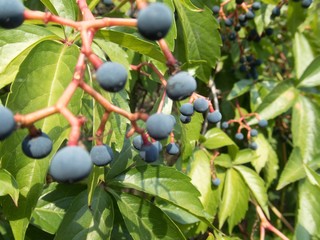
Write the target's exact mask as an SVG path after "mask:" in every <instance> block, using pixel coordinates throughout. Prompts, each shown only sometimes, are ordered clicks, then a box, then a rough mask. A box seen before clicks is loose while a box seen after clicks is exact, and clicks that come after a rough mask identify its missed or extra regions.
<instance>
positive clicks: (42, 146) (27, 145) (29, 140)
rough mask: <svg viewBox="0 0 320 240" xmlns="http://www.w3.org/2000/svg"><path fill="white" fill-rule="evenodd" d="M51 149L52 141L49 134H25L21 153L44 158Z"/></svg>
mask: <svg viewBox="0 0 320 240" xmlns="http://www.w3.org/2000/svg"><path fill="white" fill-rule="evenodd" d="M51 150H52V141H51V139H50V138H49V136H48V135H47V134H45V133H43V132H41V134H39V135H38V136H35V137H32V136H30V135H28V136H26V137H25V138H24V139H23V141H22V151H23V153H24V154H25V155H26V156H28V157H30V158H35V159H40V158H45V157H46V156H48V155H49V154H50V152H51Z"/></svg>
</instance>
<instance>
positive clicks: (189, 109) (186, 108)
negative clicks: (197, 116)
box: [180, 103, 194, 116]
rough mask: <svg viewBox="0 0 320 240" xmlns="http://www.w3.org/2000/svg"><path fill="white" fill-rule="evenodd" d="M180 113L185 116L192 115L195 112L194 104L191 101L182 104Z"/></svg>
mask: <svg viewBox="0 0 320 240" xmlns="http://www.w3.org/2000/svg"><path fill="white" fill-rule="evenodd" d="M180 113H181V114H183V115H185V116H192V115H193V113H194V109H193V105H192V104H191V103H185V104H182V105H181V107H180Z"/></svg>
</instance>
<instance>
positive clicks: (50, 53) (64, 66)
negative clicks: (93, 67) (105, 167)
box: [0, 41, 81, 239]
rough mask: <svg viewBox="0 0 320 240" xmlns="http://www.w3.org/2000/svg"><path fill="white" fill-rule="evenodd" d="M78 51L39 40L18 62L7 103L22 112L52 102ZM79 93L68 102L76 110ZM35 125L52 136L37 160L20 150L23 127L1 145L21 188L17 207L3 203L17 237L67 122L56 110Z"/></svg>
mask: <svg viewBox="0 0 320 240" xmlns="http://www.w3.org/2000/svg"><path fill="white" fill-rule="evenodd" d="M78 54H79V49H78V48H77V47H76V46H74V45H73V46H67V45H63V44H59V43H57V42H51V41H45V42H42V43H40V44H38V45H37V46H36V47H35V48H34V49H33V50H32V51H31V52H30V54H29V55H28V57H27V58H26V59H25V61H24V62H23V63H22V64H21V66H20V70H19V73H18V75H17V77H16V80H15V81H14V82H13V84H12V86H11V91H12V92H11V93H10V94H9V97H8V101H7V106H8V107H9V108H10V109H12V111H13V112H19V113H21V114H25V113H31V112H34V111H36V110H39V109H43V108H45V107H48V106H53V105H54V104H55V103H56V102H57V100H58V99H59V97H60V96H61V94H62V93H63V91H64V90H65V88H66V87H67V86H68V84H69V83H70V81H71V80H72V77H73V71H74V67H75V65H76V62H77V57H78ZM80 97H81V91H77V92H76V93H75V94H74V96H73V98H72V100H71V101H70V103H69V105H68V107H69V109H70V110H71V111H73V112H74V113H77V112H78V111H79V107H80V106H79V105H80V104H79V102H80V101H79V99H80ZM35 126H36V127H38V128H41V129H42V131H43V132H45V133H47V134H48V135H49V136H50V138H51V139H52V140H53V143H54V144H53V150H52V152H51V154H50V155H49V156H48V157H47V158H45V159H42V160H40V161H36V160H34V159H30V158H28V157H26V156H25V155H24V154H23V153H22V149H21V142H22V140H23V138H24V137H25V136H26V135H27V132H26V131H25V130H18V131H17V132H15V133H14V134H12V135H11V136H10V137H9V138H8V139H6V140H5V141H4V142H3V143H2V144H1V145H0V153H1V155H0V159H1V160H2V166H3V168H5V169H7V170H8V171H9V172H10V173H11V174H12V175H13V177H15V178H16V180H17V182H18V185H19V189H20V197H19V202H18V207H16V206H14V204H12V203H10V202H8V201H6V203H5V205H4V206H5V207H4V212H5V215H6V216H7V218H8V219H9V220H10V224H11V227H12V231H13V233H14V235H15V238H17V239H23V238H24V235H25V230H26V228H27V226H28V223H29V219H30V217H31V214H32V209H33V208H34V207H35V205H36V203H37V200H38V197H39V196H40V194H41V192H42V187H43V183H44V180H45V177H46V174H47V169H48V166H49V160H50V158H51V157H52V156H53V154H54V153H55V152H56V151H57V149H58V148H59V147H60V145H61V144H62V143H63V141H64V140H65V139H66V138H67V136H68V131H66V130H67V129H68V127H69V124H68V122H67V121H66V120H65V119H64V118H63V117H62V116H61V115H59V114H56V115H53V116H50V117H48V118H45V119H44V120H41V121H39V122H37V123H36V124H35Z"/></svg>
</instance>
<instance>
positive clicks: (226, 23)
mask: <svg viewBox="0 0 320 240" xmlns="http://www.w3.org/2000/svg"><path fill="white" fill-rule="evenodd" d="M224 24H225V25H226V26H228V27H230V26H232V24H233V21H232V19H231V18H226V19H225V20H224Z"/></svg>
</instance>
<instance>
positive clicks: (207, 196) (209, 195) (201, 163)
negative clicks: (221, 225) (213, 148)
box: [188, 150, 220, 218]
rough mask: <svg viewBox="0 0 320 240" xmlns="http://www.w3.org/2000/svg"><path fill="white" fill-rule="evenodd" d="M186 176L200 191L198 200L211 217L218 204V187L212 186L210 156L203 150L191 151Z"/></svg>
mask: <svg viewBox="0 0 320 240" xmlns="http://www.w3.org/2000/svg"><path fill="white" fill-rule="evenodd" d="M188 169H189V171H188V176H189V177H190V178H191V183H192V184H193V185H194V186H195V187H196V188H197V189H198V190H199V192H200V193H201V196H200V201H201V203H202V205H203V207H204V210H205V211H206V212H207V213H209V214H210V216H211V217H212V218H213V217H214V215H215V214H216V211H217V208H218V206H219V202H220V199H219V192H218V188H215V187H213V185H212V177H211V167H210V158H209V156H208V155H207V154H206V152H205V151H203V150H198V151H196V152H194V153H193V156H192V159H191V161H190V163H189V166H188Z"/></svg>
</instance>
